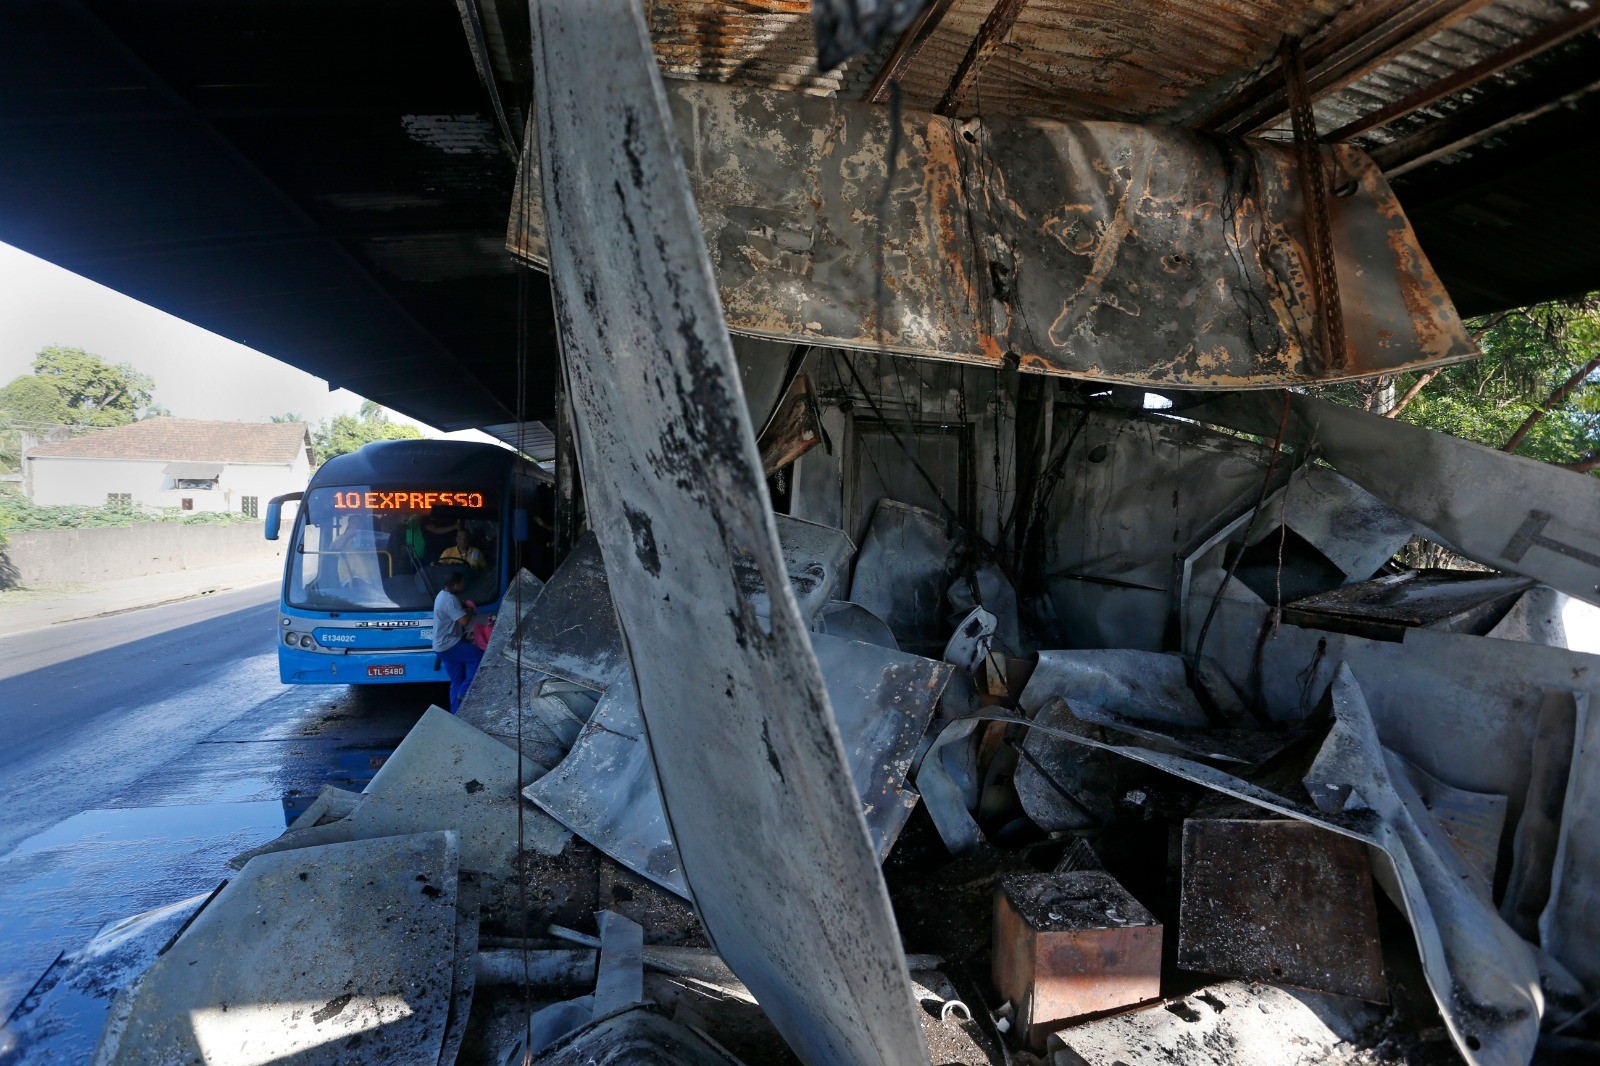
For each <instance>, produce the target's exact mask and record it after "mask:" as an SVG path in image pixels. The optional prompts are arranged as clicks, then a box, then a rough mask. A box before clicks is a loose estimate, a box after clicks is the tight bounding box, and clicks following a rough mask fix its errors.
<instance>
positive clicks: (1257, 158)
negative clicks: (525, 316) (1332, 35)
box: [509, 84, 1477, 387]
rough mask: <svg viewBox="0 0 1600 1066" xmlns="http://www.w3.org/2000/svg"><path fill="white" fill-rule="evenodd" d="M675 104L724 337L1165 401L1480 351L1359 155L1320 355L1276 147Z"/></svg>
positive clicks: (516, 243)
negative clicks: (1004, 373) (1338, 336)
mask: <svg viewBox="0 0 1600 1066" xmlns="http://www.w3.org/2000/svg"><path fill="white" fill-rule="evenodd" d="M669 96H670V98H671V100H672V102H673V117H674V120H675V122H676V125H677V127H678V129H679V130H680V131H681V135H682V138H683V145H684V163H685V165H686V167H687V169H688V173H689V179H690V187H691V188H692V189H693V191H694V194H695V197H696V203H697V206H698V208H699V218H700V224H701V227H702V229H703V232H704V238H705V243H706V248H707V251H708V253H709V255H710V257H711V261H712V263H713V266H714V268H715V270H716V276H717V282H718V286H719V289H720V291H721V295H722V304H723V311H724V314H725V315H726V318H727V321H728V327H729V329H731V330H733V331H734V332H736V333H745V334H750V335H754V336H763V337H771V338H779V339H785V340H791V341H794V342H796V343H803V344H824V345H829V346H833V347H841V348H857V349H874V350H880V349H885V348H886V349H888V350H890V351H895V352H900V353H904V354H910V355H917V356H922V357H926V358H934V359H946V360H957V361H966V362H974V363H980V364H987V365H991V366H1008V367H1017V366H1020V367H1021V368H1023V369H1025V370H1031V371H1036V372H1041V373H1051V374H1061V375H1066V376H1071V377H1081V378H1089V379H1094V380H1114V381H1124V382H1143V383H1149V384H1167V385H1175V386H1179V387H1185V386H1187V387H1199V386H1204V387H1221V386H1226V385H1233V386H1246V387H1250V386H1265V385H1272V384H1303V383H1308V382H1313V381H1327V380H1336V379H1341V378H1346V377H1357V376H1362V375H1368V374H1373V373H1379V372H1392V371H1395V370H1399V369H1406V368H1413V367H1424V366H1431V365H1437V364H1440V363H1446V362H1452V361H1456V360H1460V359H1466V358H1470V357H1471V356H1473V355H1476V354H1477V349H1476V347H1475V346H1474V345H1473V344H1472V342H1471V340H1470V339H1469V338H1468V337H1467V335H1466V332H1465V330H1464V329H1463V327H1462V325H1461V323H1460V320H1459V319H1458V318H1457V316H1456V314H1455V310H1454V308H1453V307H1452V306H1451V305H1450V301H1449V298H1448V296H1447V295H1446V294H1445V292H1444V290H1443V287H1442V286H1441V285H1440V284H1439V281H1438V278H1437V277H1436V276H1435V275H1434V273H1433V270H1432V268H1431V266H1429V264H1428V262H1427V258H1426V257H1425V256H1424V255H1423V254H1422V252H1421V250H1420V249H1419V248H1418V247H1417V245H1416V241H1415V238H1414V236H1413V235H1412V234H1411V232H1410V229H1409V227H1408V226H1407V224H1406V222H1405V217H1404V215H1403V213H1402V212H1401V211H1400V209H1399V207H1398V206H1397V205H1396V203H1395V201H1394V199H1393V197H1392V194H1391V193H1390V192H1389V190H1388V187H1387V185H1386V184H1385V183H1384V181H1383V178H1382V175H1381V174H1379V172H1378V171H1377V168H1375V167H1374V166H1373V165H1372V164H1371V162H1370V161H1369V160H1368V159H1367V158H1366V157H1365V156H1364V155H1363V154H1362V153H1360V152H1359V151H1356V150H1353V149H1341V150H1339V151H1338V152H1337V153H1336V155H1335V156H1334V157H1332V158H1331V159H1328V160H1327V164H1328V165H1330V166H1331V167H1333V169H1334V170H1335V171H1336V172H1337V173H1338V174H1339V180H1338V182H1337V183H1336V184H1339V185H1340V186H1341V188H1342V195H1341V196H1339V197H1335V198H1334V199H1333V200H1332V204H1333V209H1332V246H1333V252H1334V257H1335V261H1336V267H1337V274H1338V279H1339V291H1340V297H1341V299H1340V304H1341V307H1342V311H1343V320H1344V323H1345V330H1346V345H1345V347H1344V348H1342V349H1340V350H1338V351H1335V352H1331V353H1330V352H1325V351H1324V350H1323V348H1322V346H1321V344H1320V342H1318V341H1317V340H1316V336H1317V321H1318V319H1319V317H1321V316H1322V314H1323V311H1322V307H1321V304H1320V302H1319V300H1318V297H1317V295H1316V293H1315V292H1314V286H1312V285H1311V284H1310V278H1311V275H1312V273H1313V269H1312V265H1311V258H1312V252H1311V248H1312V241H1311V239H1310V237H1309V236H1308V234H1307V230H1306V228H1305V226H1306V223H1305V222H1304V220H1303V218H1302V213H1303V205H1302V200H1301V197H1300V196H1299V194H1298V192H1297V191H1296V190H1297V189H1298V187H1299V185H1298V180H1297V178H1296V171H1295V163H1294V161H1293V157H1292V155H1291V154H1290V153H1289V152H1287V151H1285V150H1283V149H1279V148H1270V147H1264V146H1248V145H1229V144H1224V143H1221V142H1217V141H1213V140H1208V139H1203V138H1199V137H1196V136H1194V135H1192V134H1187V133H1183V132H1180V131H1177V130H1172V129H1168V128H1163V127H1156V126H1128V125H1113V124H1081V123H1080V124H1056V123H1046V122H1041V121H1037V120H1033V121H1026V122H1020V121H1011V120H1006V119H992V120H984V121H981V122H979V121H972V122H966V123H957V122H953V121H952V120H949V119H946V118H942V117H940V116H936V115H928V114H919V113H909V112H908V113H906V114H905V115H904V116H903V118H902V120H901V123H902V124H901V125H900V126H899V127H898V128H896V127H893V126H891V124H890V122H889V119H888V116H886V115H885V113H884V112H882V111H881V109H878V108H874V107H870V106H867V105H862V104H851V103H846V102H842V101H838V100H827V99H813V98H808V97H795V96H792V95H780V94H774V93H763V92H757V91H752V90H740V89H732V88H726V87H720V86H712V85H689V84H674V85H671V86H670V87H669ZM891 146H894V147H896V148H897V149H898V152H897V153H896V155H895V158H894V160H893V165H892V166H891V165H890V163H891V161H890V159H889V156H890V150H891ZM523 169H524V173H523V177H522V179H521V180H520V181H519V183H518V189H519V192H520V191H521V190H529V189H532V188H533V187H534V186H535V185H536V178H535V176H534V172H536V170H537V157H536V155H535V154H534V153H532V152H530V153H529V154H528V155H527V156H526V157H525V158H524V162H523ZM541 210H542V208H541V206H540V204H539V203H538V202H536V201H535V200H533V199H532V198H528V199H526V200H524V199H523V198H522V197H521V196H520V195H519V197H518V201H517V202H516V204H515V205H514V206H513V210H512V220H513V221H512V228H511V232H510V234H509V242H510V245H511V248H512V250H513V251H515V252H517V253H518V254H520V255H522V256H524V257H525V258H527V259H530V260H532V261H535V262H542V261H543V260H544V259H545V256H546V252H545V249H544V234H543V227H544V223H543V220H542V217H541V214H540V212H541ZM869 218H871V219H876V220H877V221H878V222H879V223H880V224H879V225H862V224H861V223H862V221H863V220H865V219H869ZM880 274H881V279H880Z"/></svg>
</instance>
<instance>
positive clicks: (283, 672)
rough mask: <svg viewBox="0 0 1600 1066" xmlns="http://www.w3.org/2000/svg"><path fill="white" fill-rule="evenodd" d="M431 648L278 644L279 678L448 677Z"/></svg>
mask: <svg viewBox="0 0 1600 1066" xmlns="http://www.w3.org/2000/svg"><path fill="white" fill-rule="evenodd" d="M434 662H435V656H434V654H433V652H431V651H394V652H360V653H353V654H349V655H330V654H328V653H326V652H317V651H302V650H301V649H299V648H289V647H285V646H283V645H281V644H280V645H279V646H278V679H279V680H280V681H282V682H283V683H284V684H285V685H406V684H415V683H417V682H435V681H448V680H449V678H448V677H446V676H445V672H444V670H442V669H440V668H438V667H436V666H435V665H434Z"/></svg>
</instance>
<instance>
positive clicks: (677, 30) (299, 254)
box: [0, 0, 1600, 429]
mask: <svg viewBox="0 0 1600 1066" xmlns="http://www.w3.org/2000/svg"><path fill="white" fill-rule="evenodd" d="M647 9H648V14H649V25H650V27H651V33H652V40H653V43H654V46H655V50H656V54H657V58H658V61H659V62H660V63H661V65H662V69H663V72H664V73H665V74H667V76H669V77H673V78H692V79H698V80H710V81H726V82H734V83H739V84H745V85H752V86H758V87H765V88H780V89H792V90H796V91H801V92H806V93H813V94H834V95H840V96H844V97H847V98H854V99H874V100H879V101H882V100H885V99H887V98H888V95H889V94H888V89H887V86H888V83H889V82H890V80H891V79H892V78H898V79H899V82H900V84H901V86H902V98H903V101H904V103H905V104H906V106H908V107H918V108H924V109H942V110H949V111H950V112H951V113H957V114H977V113H983V114H993V115H1003V114H1025V115H1037V116H1041V117H1047V118H1056V119H1075V118H1099V119H1126V120H1134V121H1156V122H1165V123H1174V124H1178V125H1183V126H1190V127H1195V128H1199V129H1202V130H1205V131H1210V132H1214V133H1219V134H1246V133H1257V134H1259V135H1262V136H1266V137H1274V136H1281V135H1282V132H1283V130H1284V128H1285V126H1284V124H1285V121H1286V120H1285V117H1284V112H1285V105H1284V102H1283V99H1282V90H1281V79H1280V77H1279V74H1278V68H1277V57H1278V53H1279V47H1280V43H1281V41H1282V40H1283V38H1285V37H1286V36H1287V37H1295V38H1299V40H1300V49H1301V54H1302V56H1303V57H1304V61H1305V64H1306V68H1307V76H1308V83H1309V86H1310V89H1311V92H1312V95H1313V96H1314V98H1315V110H1316V114H1317V117H1318V120H1319V127H1320V129H1321V132H1322V133H1323V135H1324V136H1329V135H1331V137H1332V138H1333V139H1353V141H1354V143H1357V144H1359V145H1361V146H1363V147H1365V148H1367V149H1368V150H1369V151H1371V152H1372V153H1373V154H1374V157H1375V158H1376V159H1377V160H1378V162H1379V163H1380V165H1382V167H1383V168H1384V170H1385V172H1386V173H1387V174H1388V176H1389V177H1390V178H1391V179H1392V181H1393V186H1394V189H1395V191H1396V192H1397V194H1398V195H1399V197H1400V201H1401V204H1402V206H1403V207H1404V209H1405V210H1406V212H1407V215H1408V216H1409V217H1410V219H1411V221H1412V223H1413V225H1414V227H1415V229H1416V232H1417V234H1418V238H1419V239H1420V242H1421V244H1422V247H1423V249H1424V251H1425V252H1426V253H1427V255H1428V257H1429V259H1430V260H1431V261H1432V263H1433V265H1434V267H1435V269H1436V270H1437V271H1438V274H1439V275H1440V277H1441V279H1442V280H1443V281H1444V284H1445V286H1446V288H1447V289H1448V290H1449V292H1450V293H1451V296H1452V297H1453V299H1454V300H1455V301H1456V303H1457V305H1458V306H1459V308H1460V310H1461V311H1462V313H1463V314H1468V315H1470V314H1477V313H1483V312H1489V311H1493V310H1497V309H1501V308H1505V307H1508V306H1517V305H1522V304H1526V303H1530V302H1534V301H1538V300H1543V299H1550V298H1557V297H1563V296H1568V295H1573V294H1577V293H1581V292H1584V291H1588V290H1591V289H1594V288H1597V287H1600V221H1597V218H1596V215H1595V212H1594V209H1593V207H1592V205H1591V203H1590V201H1591V199H1592V198H1591V197H1590V196H1589V195H1588V194H1589V187H1590V185H1591V183H1592V177H1591V176H1592V175H1593V174H1594V173H1595V172H1596V169H1597V164H1600V159H1597V158H1596V157H1597V155H1600V147H1597V145H1596V142H1595V140H1594V138H1593V137H1592V136H1589V135H1588V131H1589V130H1590V129H1592V128H1593V126H1594V122H1595V119H1596V117H1597V116H1596V115H1595V113H1594V112H1595V111H1596V110H1597V104H1596V101H1597V99H1600V94H1597V93H1596V89H1597V88H1600V83H1597V82H1596V81H1595V80H1594V75H1593V71H1594V70H1595V69H1596V65H1595V60H1596V58H1597V57H1600V34H1597V31H1596V29H1595V25H1596V22H1597V6H1596V5H1593V4H1582V3H1572V4H1569V3H1564V2H1557V0H1312V2H1309V3H1288V2H1287V0H1230V2H1228V3H1218V2H1210V0H1129V2H1127V3H1121V4H1115V5H1109V4H1104V3H1098V2H1090V0H1025V2H1023V0H1001V2H1000V3H995V2H994V0H933V2H931V3H930V4H929V5H928V6H927V7H926V9H925V10H924V13H923V15H922V17H921V18H920V19H919V20H918V21H916V22H913V24H912V25H911V27H910V29H909V30H907V31H906V33H905V34H904V35H902V36H901V37H899V38H898V39H895V40H890V41H886V42H884V43H883V44H882V45H881V46H880V47H878V48H876V49H874V50H871V51H869V52H867V53H864V54H862V55H859V56H857V57H855V58H854V59H852V60H850V61H849V62H847V63H845V64H844V65H843V66H842V67H839V68H837V69H835V70H833V71H829V72H826V73H823V72H819V71H818V70H817V67H816V61H815V55H816V52H815V42H814V36H813V28H812V21H811V11H810V5H809V4H804V3H795V2H793V0H745V2H741V3H737V4H735V3H718V2H712V0H653V2H651V3H649V4H647ZM463 16H465V18H463ZM1008 22H1009V25H1007V23H1008ZM986 26H987V27H989V28H988V29H985V27H986ZM1000 30H1004V32H999V31H1000ZM530 47H531V43H530V36H529V30H528V20H527V6H526V4H525V3H520V2H516V0H461V2H460V3H459V4H458V5H455V6H452V5H450V4H449V3H446V2H445V0H388V2H384V3H378V2H376V0H346V2H342V3H340V4H336V5H326V4H315V3H309V2H306V0H242V2H237V3H230V4H227V5H218V4H211V3H205V2H203V0H144V2H134V0H62V2H49V0H13V2H11V3H8V4H6V5H5V6H4V8H0V137H4V139H5V144H6V151H5V152H4V153H0V240H3V241H6V242H7V243H10V244H14V245H16V246H18V247H20V248H23V249H24V250H26V251H29V252H32V253H34V254H37V255H40V256H42V257H44V258H46V259H48V260H50V261H52V262H55V263H58V264H60V265H62V266H64V267H67V268H68V269H71V270H74V271H76V272H78V273H80V274H83V275H84V276H87V277H89V278H91V279H93V280H96V281H99V282H102V283H104V284H106V285H109V286H111V287H112V288H115V289H117V290H119V291H121V292H124V293H127V294H128V295H131V296H134V297H136V298H138V299H141V300H143V301H145V302H147V303H150V304H153V305H154V306H157V307H160V308H162V309H163V310H167V311H170V312H172V313H174V314H176V315H179V316H181V317H183V318H185V319H188V320H189V321H192V322H195V323H197V324H199V325H201V326H204V327H206V328H208V329H211V330H214V331H216V332H218V333H220V334H222V335H224V336H227V337H229V338H232V339H235V340H238V341H241V342H243V343H246V344H249V345H251V346H252V347H255V348H258V349H260V350H262V351H265V352H267V353H268V354H271V355H273V356H275V357H277V358H280V359H282V360H284V361H286V362H289V363H291V364H293V365H295V366H298V367H301V368H303V369H305V370H308V371H310V372H312V373H315V374H317V375H319V376H322V377H325V378H327V379H328V380H329V381H330V382H332V383H333V384H335V385H339V386H344V387H348V388H351V389H353V390H355V391H357V392H359V393H361V394H363V395H365V396H369V397H371V398H373V399H377V400H379V401H380V402H382V403H384V404H385V405H387V406H390V407H393V408H395V409H396V410H399V411H402V412H404V413H406V414H408V415H411V416H413V417H416V418H418V419H421V420H423V421H426V422H429V423H432V424H434V425H438V426H440V427H443V428H447V429H455V428H464V427H468V426H486V425H504V424H506V423H514V422H515V421H516V418H517V415H518V413H519V407H520V410H521V413H522V414H523V415H524V416H525V417H527V418H530V419H546V418H549V417H550V416H551V414H552V413H553V412H552V405H551V395H552V392H553V387H554V374H555V370H554V367H555V341H554V332H553V326H552V320H551V317H550V316H551V312H550V304H549V299H548V293H547V289H546V283H545V280H544V278H543V277H542V276H540V275H530V276H525V280H524V281H523V282H522V283H521V284H522V286H523V287H522V289H521V290H520V295H519V279H518V275H517V272H516V268H515V267H514V265H513V263H512V260H511V258H510V256H509V255H508V254H507V253H506V251H505V249H504V234H505V227H506V219H507V214H508V210H509V204H510V198H511V192H512V185H513V184H514V180H515V179H514V173H515V171H514V164H513V160H514V151H515V146H516V142H517V141H519V140H520V131H521V130H522V128H523V124H524V122H525V118H526V114H527V101H528V98H529V92H530V89H529V60H528V57H529V55H530ZM947 97H949V98H950V99H948V100H947V99H946V98H947ZM519 330H520V331H521V336H522V338H523V340H522V342H521V344H520V346H519ZM519 350H524V351H526V352H527V355H528V364H527V373H526V378H525V387H524V389H523V394H522V395H521V396H520V397H519V396H518V389H517V382H518V376H517V353H518V351H519Z"/></svg>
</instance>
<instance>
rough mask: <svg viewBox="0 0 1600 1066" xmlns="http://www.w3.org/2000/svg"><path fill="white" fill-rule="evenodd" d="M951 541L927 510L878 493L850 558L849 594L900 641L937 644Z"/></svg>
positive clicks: (946, 528)
mask: <svg viewBox="0 0 1600 1066" xmlns="http://www.w3.org/2000/svg"><path fill="white" fill-rule="evenodd" d="M954 547H955V545H954V543H953V542H952V540H951V538H950V528H949V525H948V523H946V522H945V521H944V520H943V519H941V518H940V517H939V516H938V515H936V514H934V513H933V512H932V511H924V510H923V509H922V508H920V507H913V506H911V505H910V504H907V503H901V502H900V501H899V500H890V499H882V500H879V501H878V506H877V507H876V508H875V509H874V510H873V512H872V525H871V526H869V527H868V529H867V537H866V540H865V541H864V542H863V543H862V545H861V554H860V557H859V558H857V559H856V572H855V577H854V578H853V579H852V580H851V583H850V600H851V602H853V603H859V604H861V606H863V607H865V608H866V609H867V610H869V611H871V612H872V613H873V614H875V615H877V616H878V617H879V618H881V619H883V620H884V621H885V622H887V623H888V625H889V628H890V629H891V630H892V631H893V632H894V635H895V637H896V639H898V640H899V641H900V643H901V644H902V645H905V644H910V645H912V646H914V647H922V646H928V645H931V646H932V647H933V648H935V649H937V647H938V646H939V644H940V642H941V638H942V636H943V631H944V618H945V614H946V606H945V589H946V587H947V586H948V585H949V583H950V577H949V574H950V555H951V551H952V550H953V549H954Z"/></svg>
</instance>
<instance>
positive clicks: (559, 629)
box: [497, 530, 628, 691]
mask: <svg viewBox="0 0 1600 1066" xmlns="http://www.w3.org/2000/svg"><path fill="white" fill-rule="evenodd" d="M497 628H498V627H497ZM512 639H513V641H514V643H510V644H507V645H505V647H504V648H502V649H501V653H500V654H501V656H502V657H504V658H507V659H513V660H516V659H517V656H518V649H517V646H516V645H517V644H520V645H521V658H520V660H518V661H520V662H521V664H522V669H523V670H524V671H532V672H535V673H540V674H549V675H550V676H551V677H559V678H561V679H562V680H564V681H575V682H577V683H578V684H581V685H588V686H590V687H591V688H593V689H595V690H596V691H602V690H604V689H607V688H610V687H611V686H612V685H613V684H615V683H616V680H617V678H619V677H621V676H622V674H623V673H624V672H625V671H626V670H627V668H628V657H627V653H626V652H625V651H624V650H623V647H622V633H621V631H620V630H619V629H617V612H616V608H615V607H614V606H613V605H612V603H611V589H610V586H609V585H608V584H607V582H606V570H605V562H604V560H602V559H601V557H600V542H599V541H598V540H596V539H595V535H594V531H593V530H587V531H585V532H584V534H583V535H582V536H581V537H579V538H578V541H577V543H576V544H574V545H573V546H572V550H571V551H570V552H568V553H567V557H566V558H565V559H563V560H562V561H561V565H560V566H559V567H557V568H556V572H555V573H553V574H551V575H550V580H549V581H547V582H545V586H544V590H543V592H541V593H540V595H539V601H538V602H537V603H536V604H534V606H533V609H532V610H531V611H529V612H528V613H527V614H526V615H525V616H524V617H523V619H522V621H521V622H520V623H519V624H518V625H517V632H516V635H515V636H514V637H513V638H512Z"/></svg>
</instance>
